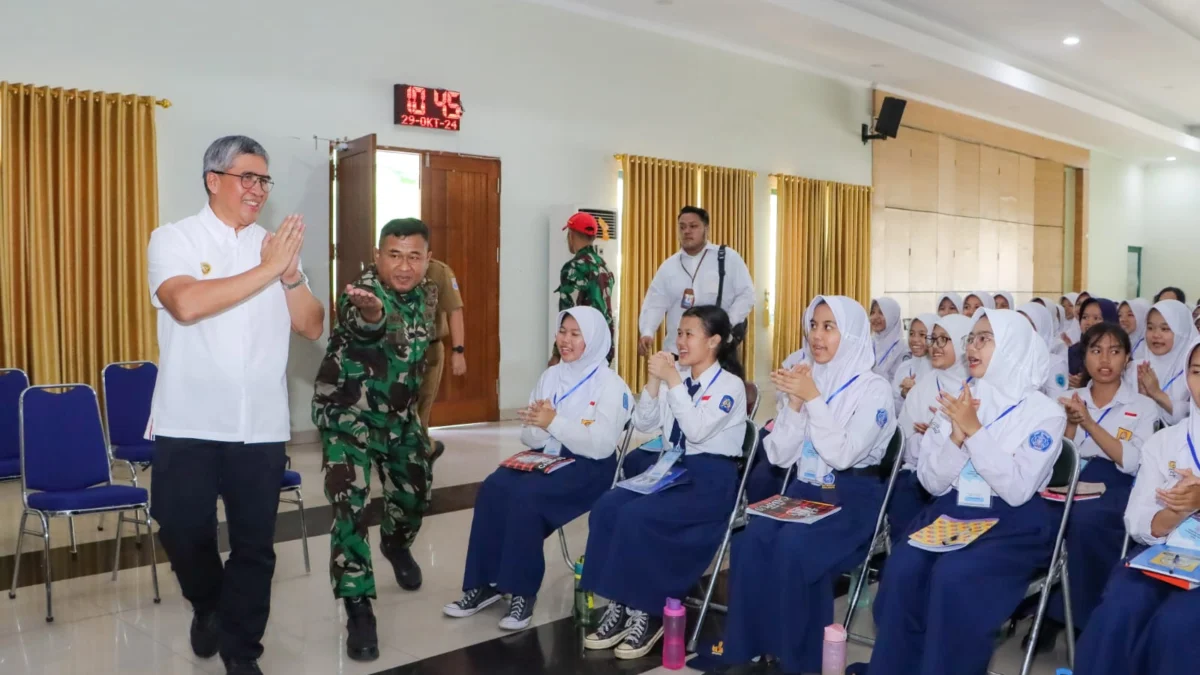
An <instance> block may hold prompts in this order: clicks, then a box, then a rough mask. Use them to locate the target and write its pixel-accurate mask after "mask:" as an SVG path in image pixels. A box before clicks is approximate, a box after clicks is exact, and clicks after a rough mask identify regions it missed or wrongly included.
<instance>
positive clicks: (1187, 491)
mask: <svg viewBox="0 0 1200 675" xmlns="http://www.w3.org/2000/svg"><path fill="white" fill-rule="evenodd" d="M1178 472H1179V482H1178V483H1176V484H1175V486H1174V487H1172V488H1171V489H1170V490H1155V492H1157V493H1158V500H1159V501H1161V502H1162V503H1163V506H1165V507H1166V508H1168V509H1170V510H1172V511H1175V512H1176V513H1182V514H1184V515H1185V516H1188V515H1191V514H1192V513H1195V512H1196V511H1200V478H1197V477H1196V476H1194V475H1192V472H1191V470H1190V469H1179V470H1178Z"/></svg>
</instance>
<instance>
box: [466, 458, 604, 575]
mask: <svg viewBox="0 0 1200 675" xmlns="http://www.w3.org/2000/svg"><path fill="white" fill-rule="evenodd" d="M562 456H564V457H572V458H574V459H575V462H574V463H573V464H570V465H568V466H566V467H563V468H561V469H559V470H557V471H555V472H553V473H551V474H543V473H540V472H525V471H516V470H514V469H507V468H504V467H500V468H498V469H496V470H495V471H494V472H492V475H490V476H488V477H487V479H486V480H484V481H483V485H481V486H480V487H479V495H478V496H477V497H476V498H475V515H474V516H473V517H472V520H471V538H470V543H469V544H468V546H467V565H466V569H465V570H464V572H463V591H468V590H471V589H472V588H480V587H481V586H486V585H489V584H492V585H495V587H496V589H497V590H499V591H500V592H501V593H512V594H513V595H524V596H532V595H537V592H538V589H539V588H541V586H542V576H543V575H544V574H545V573H546V560H545V555H544V553H543V550H544V546H543V542H545V540H546V537H548V536H550V534H551V533H553V532H554V531H555V530H556V529H558V528H559V527H562V526H563V525H565V524H567V523H569V522H571V521H572V520H575V519H576V518H578V517H579V516H581V515H583V514H584V513H587V512H588V510H590V509H591V508H592V504H594V503H595V502H596V500H597V499H599V498H600V495H602V494H604V493H605V491H607V490H608V489H609V487H610V486H611V485H612V479H613V473H615V472H616V470H617V460H616V457H615V456H609V457H607V458H605V459H602V460H596V459H588V458H587V457H580V456H579V455H576V454H574V453H572V452H571V451H570V450H568V449H566V448H563V450H562Z"/></svg>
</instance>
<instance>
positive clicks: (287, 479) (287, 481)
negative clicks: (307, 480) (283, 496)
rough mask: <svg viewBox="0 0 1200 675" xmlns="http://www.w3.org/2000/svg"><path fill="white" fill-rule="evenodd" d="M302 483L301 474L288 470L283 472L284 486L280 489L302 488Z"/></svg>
mask: <svg viewBox="0 0 1200 675" xmlns="http://www.w3.org/2000/svg"><path fill="white" fill-rule="evenodd" d="M300 483H301V480H300V472H299V471H291V470H288V471H284V472H283V485H281V486H280V488H281V489H282V488H294V487H300Z"/></svg>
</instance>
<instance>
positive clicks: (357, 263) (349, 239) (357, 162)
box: [329, 134, 376, 325]
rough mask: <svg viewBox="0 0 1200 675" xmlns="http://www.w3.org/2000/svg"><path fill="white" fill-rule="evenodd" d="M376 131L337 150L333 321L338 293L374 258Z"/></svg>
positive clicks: (331, 302)
mask: <svg viewBox="0 0 1200 675" xmlns="http://www.w3.org/2000/svg"><path fill="white" fill-rule="evenodd" d="M375 149H376V148H375V134H371V135H369V136H363V137H362V138H356V139H354V140H353V141H350V142H349V143H346V144H345V145H344V146H342V147H340V148H339V149H338V151H337V160H336V162H335V165H334V174H333V175H334V180H335V182H336V197H335V204H334V210H335V214H336V216H335V222H336V233H337V238H336V239H335V240H334V245H333V251H332V256H331V259H332V260H335V261H337V262H336V270H337V272H336V276H334V272H333V271H332V270H331V271H330V275H329V278H330V279H333V280H334V284H333V297H331V298H330V307H331V309H330V312H329V314H330V322H331V325H332V321H333V316H334V315H336V311H335V310H333V309H332V307H333V303H334V302H335V301H336V300H337V296H338V295H339V294H341V292H342V289H343V288H345V287H346V285H347V284H349V283H351V282H353V281H354V280H355V279H357V278H358V276H359V274H361V273H362V270H363V268H364V267H366V266H367V265H370V264H371V263H372V262H374V260H375Z"/></svg>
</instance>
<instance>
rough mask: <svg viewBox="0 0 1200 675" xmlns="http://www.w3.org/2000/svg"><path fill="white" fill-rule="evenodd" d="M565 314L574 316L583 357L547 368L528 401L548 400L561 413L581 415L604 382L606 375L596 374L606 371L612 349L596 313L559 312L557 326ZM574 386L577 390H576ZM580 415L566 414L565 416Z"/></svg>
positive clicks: (585, 309)
mask: <svg viewBox="0 0 1200 675" xmlns="http://www.w3.org/2000/svg"><path fill="white" fill-rule="evenodd" d="M568 314H569V315H571V316H573V317H575V321H576V322H577V323H578V324H579V331H580V333H582V334H583V344H584V347H583V354H582V355H580V357H579V358H578V359H576V360H574V361H571V362H570V363H568V362H566V361H560V362H559V363H557V364H556V365H553V366H550V367H549V368H547V369H546V372H545V373H544V374H543V375H542V378H541V379H540V380H538V386H537V389H536V390H535V391H534V393H533V397H532V399H531V400H540V399H549V400H550V401H552V402H554V407H555V409H556V410H557V412H558V413H560V414H562V413H564V411H572V410H574V409H575V408H576V407H578V409H579V411H580V413H583V412H586V408H587V407H588V405H589V404H590V403H591V402H592V401H595V400H596V397H595V396H593V395H592V394H593V393H595V391H596V389H597V388H598V387H599V386H601V385H603V384H604V383H605V381H606V378H605V377H604V375H605V373H602V372H599V371H601V370H606V369H607V368H608V350H609V348H610V347H612V336H611V335H610V334H609V332H608V323H607V322H605V320H604V315H603V314H601V313H600V312H599V310H596V309H595V308H592V307H586V306H579V307H572V308H570V309H566V310H563V311H561V312H559V313H558V321H556V322H555V323H556V325H558V326H562V322H563V319H565V318H566V317H567V315H568ZM576 385H578V387H579V388H578V389H575V387H576ZM572 389H575V390H574V391H572ZM568 393H570V395H569V396H568ZM564 397H565V398H564ZM580 416H581V415H578V414H568V417H580Z"/></svg>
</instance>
